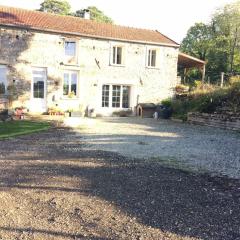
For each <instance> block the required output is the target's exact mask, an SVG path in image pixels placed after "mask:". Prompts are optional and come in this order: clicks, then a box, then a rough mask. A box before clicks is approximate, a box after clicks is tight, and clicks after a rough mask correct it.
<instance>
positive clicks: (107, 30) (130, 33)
mask: <svg viewBox="0 0 240 240" xmlns="http://www.w3.org/2000/svg"><path fill="white" fill-rule="evenodd" d="M1 9H2V10H3V11H4V9H5V12H7V13H11V14H13V15H16V16H17V17H18V19H21V20H22V22H23V23H29V25H30V26H32V27H40V28H42V30H48V29H52V30H54V29H55V30H58V31H63V32H64V31H69V32H72V33H76V32H78V33H87V34H89V35H98V36H102V37H104V36H105V37H112V38H116V39H121V38H123V39H126V40H132V41H133V40H138V41H143V42H155V43H162V44H163V43H164V44H169V45H179V44H178V43H176V42H175V41H173V40H172V39H170V38H169V37H167V36H165V35H163V34H162V33H161V32H159V31H157V30H153V29H144V28H138V27H130V26H124V25H118V24H111V23H101V22H97V21H94V20H89V19H83V18H80V17H75V16H71V15H58V14H55V13H48V12H41V11H37V10H30V9H24V8H16V7H9V6H6V5H0V11H1ZM34 14H36V16H34ZM29 15H32V18H31V19H30V20H29V19H26V16H29ZM37 18H38V20H39V19H40V22H39V21H38V22H37V21H36V19H37ZM0 20H1V16H0ZM61 20H63V21H61ZM2 22H3V24H5V25H7V23H8V24H13V25H20V26H21V25H22V24H20V22H17V21H13V20H12V19H10V18H8V17H6V16H2ZM59 22H62V25H61V24H59ZM0 23H1V21H0ZM88 23H89V24H88ZM60 25H61V26H60ZM148 33H149V34H148ZM154 33H157V34H158V35H159V36H157V35H154Z"/></svg>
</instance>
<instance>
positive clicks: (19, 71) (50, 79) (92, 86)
mask: <svg viewBox="0 0 240 240" xmlns="http://www.w3.org/2000/svg"><path fill="white" fill-rule="evenodd" d="M0 34H1V39H0V44H1V45H0V64H1V65H6V66H7V68H8V76H7V78H8V85H10V86H11V85H14V87H15V88H16V94H15V95H16V96H15V99H14V100H13V102H12V106H13V107H16V106H25V107H27V108H29V109H30V111H32V112H35V111H38V109H36V105H34V102H33V101H32V100H33V97H32V71H33V68H34V67H37V68H45V69H46V72H47V81H46V110H47V108H51V107H58V108H60V109H62V110H69V109H73V110H75V111H83V112H84V111H85V110H86V108H87V107H88V108H91V109H94V112H95V113H96V114H102V115H109V114H111V113H112V112H115V111H118V110H121V109H119V108H103V107H102V85H104V84H112V85H127V86H130V109H131V110H134V107H135V106H136V105H137V103H143V102H147V103H159V102H160V101H161V100H162V99H165V98H168V97H172V96H173V95H174V88H175V86H176V84H177V58H178V48H176V47H168V46H161V45H146V44H139V43H129V42H120V41H110V40H103V39H101V40H100V39H94V38H83V37H82V38H79V37H74V36H65V35H59V34H50V33H43V32H33V31H26V30H17V29H10V28H8V29H4V28H1V31H0ZM66 39H73V40H74V41H76V42H77V59H76V61H75V62H74V63H71V64H67V63H66V62H65V55H64V41H65V40H66ZM115 44H116V45H118V46H122V47H123V49H124V55H123V56H124V64H123V65H121V66H115V65H112V64H111V61H110V60H111V55H112V46H113V45H115ZM149 48H153V49H156V51H157V67H156V68H149V67H146V61H147V52H148V49H149ZM67 70H71V71H77V72H78V87H77V88H78V89H77V97H76V98H66V97H65V98H64V97H63V74H64V71H67Z"/></svg>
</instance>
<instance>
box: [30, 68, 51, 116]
mask: <svg viewBox="0 0 240 240" xmlns="http://www.w3.org/2000/svg"><path fill="white" fill-rule="evenodd" d="M46 84H47V70H46V68H33V69H32V87H31V89H32V91H31V92H32V93H31V104H30V111H31V112H39V113H43V112H46V111H47V100H46V92H47V91H46V90H47V86H46Z"/></svg>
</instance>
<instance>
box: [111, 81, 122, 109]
mask: <svg viewBox="0 0 240 240" xmlns="http://www.w3.org/2000/svg"><path fill="white" fill-rule="evenodd" d="M120 98H121V86H118V85H113V86H112V107H114V108H119V107H120Z"/></svg>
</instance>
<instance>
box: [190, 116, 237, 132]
mask: <svg viewBox="0 0 240 240" xmlns="http://www.w3.org/2000/svg"><path fill="white" fill-rule="evenodd" d="M188 122H189V123H193V124H199V125H205V126H211V127H218V128H222V129H229V130H235V131H240V116H237V115H234V114H217V113H215V114H208V113H198V112H191V113H188Z"/></svg>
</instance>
